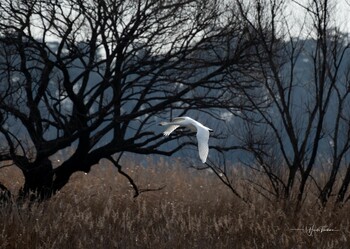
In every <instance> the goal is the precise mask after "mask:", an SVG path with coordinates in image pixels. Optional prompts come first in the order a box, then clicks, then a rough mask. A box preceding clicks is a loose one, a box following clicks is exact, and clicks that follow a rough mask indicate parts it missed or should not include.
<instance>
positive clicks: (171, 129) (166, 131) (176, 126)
mask: <svg viewBox="0 0 350 249" xmlns="http://www.w3.org/2000/svg"><path fill="white" fill-rule="evenodd" d="M179 127H180V125H170V126H169V127H168V128H167V129H166V130H165V131H164V132H163V135H164V136H166V137H167V136H169V135H170V133H172V132H173V131H175V130H176V129H177V128H179Z"/></svg>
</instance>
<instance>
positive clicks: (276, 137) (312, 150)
mask: <svg viewBox="0 0 350 249" xmlns="http://www.w3.org/2000/svg"><path fill="white" fill-rule="evenodd" d="M293 2H294V6H296V7H299V8H301V10H302V11H303V12H304V14H305V20H310V21H305V23H303V27H302V28H303V29H301V31H300V33H299V35H298V34H297V36H295V33H293V32H292V28H291V25H290V23H289V21H288V19H287V17H286V16H287V15H286V13H285V7H286V3H285V1H275V0H270V1H260V0H255V1H247V2H244V1H236V3H237V5H238V6H239V8H240V14H241V16H242V18H243V19H244V20H245V21H246V23H247V24H248V25H249V27H250V30H251V31H252V35H254V36H257V37H258V39H259V41H260V42H259V43H258V44H257V46H256V51H257V53H256V55H257V58H258V62H257V64H256V65H257V66H258V71H257V72H258V73H259V75H258V76H257V77H254V78H253V79H252V80H254V81H257V82H259V83H260V86H261V87H262V91H261V92H262V95H261V97H262V98H265V99H266V100H268V104H266V105H265V106H264V107H265V108H261V107H259V105H258V104H257V102H256V101H257V100H256V99H253V98H251V93H249V92H246V91H243V92H245V93H246V94H245V96H246V97H247V99H248V100H249V101H250V104H252V105H253V106H255V111H254V112H246V111H243V112H242V114H241V117H242V119H241V125H242V127H243V128H242V129H240V130H239V133H238V134H237V138H238V140H239V141H240V144H241V146H243V147H245V148H246V150H247V151H249V152H250V154H251V155H253V157H254V158H255V160H254V162H252V163H250V165H251V167H252V168H253V169H254V170H258V171H261V172H263V173H264V174H265V176H266V177H267V179H268V182H269V186H261V189H262V191H264V192H265V194H266V195H267V196H273V197H274V200H276V199H284V200H293V199H294V198H295V200H296V207H297V209H299V208H300V207H301V205H302V203H303V200H304V198H305V196H306V188H307V186H308V184H312V185H313V186H314V187H315V188H316V189H317V191H318V195H319V200H320V201H321V203H322V205H325V204H326V203H327V201H328V198H329V197H330V196H331V194H332V193H333V187H334V186H335V183H336V179H338V178H337V174H338V172H339V170H340V168H342V167H348V165H349V161H348V159H349V158H348V156H347V154H348V153H349V134H350V133H349V131H350V130H349V115H348V112H347V108H346V106H348V104H349V87H348V84H349V81H348V74H349V67H348V60H347V59H346V58H347V55H348V53H349V52H348V48H349V46H348V41H347V39H346V35H344V34H342V33H341V32H340V31H339V29H338V28H337V26H335V24H333V23H332V16H331V14H332V11H331V10H332V8H333V6H331V5H330V2H329V1H327V0H325V1H309V2H308V3H307V4H306V5H303V4H301V3H299V2H298V1H293ZM248 10H249V11H248ZM252 13H253V14H252ZM307 28H310V29H307ZM302 34H303V35H305V36H302ZM303 63H304V64H303ZM302 64H303V66H300V65H302ZM244 134H245V135H244ZM324 158H327V159H329V160H330V161H331V169H330V171H329V172H327V173H329V178H328V181H327V182H326V183H325V184H324V183H322V182H320V180H319V179H316V178H315V177H314V175H313V174H312V172H313V171H317V170H318V169H320V168H321V165H325V164H326V163H325V162H324ZM286 172H287V174H286ZM348 174H349V170H348V172H347V175H348ZM348 184H349V177H348V176H347V177H345V180H344V182H343V184H342V187H341V188H340V190H339V194H338V201H342V200H344V194H345V192H346V190H347V188H348ZM293 190H296V191H293ZM295 192H297V195H296V196H294V195H293V193H295Z"/></svg>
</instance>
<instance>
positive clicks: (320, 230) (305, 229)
mask: <svg viewBox="0 0 350 249" xmlns="http://www.w3.org/2000/svg"><path fill="white" fill-rule="evenodd" d="M290 230H293V231H301V232H304V233H306V234H307V235H308V236H312V235H314V234H315V233H327V232H340V230H338V229H333V228H330V227H328V226H319V227H316V225H312V226H305V227H302V228H292V229H290Z"/></svg>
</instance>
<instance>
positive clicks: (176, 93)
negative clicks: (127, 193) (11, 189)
mask: <svg viewBox="0 0 350 249" xmlns="http://www.w3.org/2000/svg"><path fill="white" fill-rule="evenodd" d="M233 12H234V11H233V10H232V9H229V8H225V7H223V5H222V4H220V3H219V2H218V1H216V0H207V1H198V0H189V1H188V0H187V1H183V0H177V1H165V0H164V1H158V0H146V1H136V0H127V1H120V0H104V1H97V0H96V1H95V0H89V1H80V0H73V1H65V0H48V1H36V0H31V1H17V0H16V1H13V0H4V1H2V2H1V4H0V14H1V16H2V21H1V24H0V34H1V41H0V45H1V47H2V48H1V56H0V70H1V71H0V77H1V92H0V94H1V95H0V114H1V126H0V132H1V139H2V141H3V146H2V147H1V157H0V158H1V160H3V161H4V160H12V161H13V162H14V164H15V165H17V166H18V167H19V168H20V169H21V170H22V171H23V173H24V176H25V179H26V183H25V186H24V187H23V190H22V195H24V196H26V195H27V194H28V193H29V192H31V191H33V192H36V193H39V195H40V197H41V198H45V197H46V196H50V195H51V194H52V193H54V192H55V191H57V190H59V189H60V188H62V187H63V186H64V185H65V184H66V183H67V182H68V180H69V177H70V175H71V174H72V173H74V172H76V171H84V172H89V170H90V168H91V166H93V165H95V164H97V163H98V162H99V161H100V160H101V159H103V158H108V159H110V160H112V159H113V158H112V157H111V155H114V154H116V153H120V152H124V151H128V152H133V153H139V154H151V153H156V154H164V155H171V154H172V153H174V152H175V151H177V150H179V149H180V148H182V147H183V146H184V145H185V144H180V145H179V146H177V147H175V148H173V149H172V150H170V151H164V150H163V149H162V147H161V145H162V144H164V143H166V142H168V140H169V139H173V138H169V139H163V138H162V137H161V135H160V134H155V133H154V130H152V128H151V127H152V126H154V125H156V123H157V120H159V119H160V118H161V119H163V118H164V119H169V118H170V116H169V113H174V114H177V115H183V114H185V113H187V112H188V111H190V110H194V109H195V110H198V111H203V112H206V113H209V114H210V113H212V115H215V112H211V111H210V110H214V109H218V108H219V109H220V108H224V109H226V110H227V111H232V110H233V109H234V108H237V107H239V108H244V104H241V103H242V102H238V101H235V99H236V97H235V93H236V92H237V91H240V88H241V87H239V88H238V87H237V88H236V87H234V85H233V84H232V78H231V76H230V75H228V74H227V72H228V71H232V70H233V69H235V68H236V69H238V68H242V70H243V71H244V68H247V66H244V65H247V63H249V57H251V51H250V47H251V43H252V42H251V39H248V37H247V35H246V33H247V32H246V27H245V26H244V25H243V24H242V23H240V22H239V20H238V19H237V18H236V16H235V15H234V13H233ZM246 85H247V87H248V85H249V84H246ZM67 147H70V148H73V149H72V151H73V153H72V155H71V156H70V157H68V158H67V160H65V161H64V162H63V163H62V164H61V165H59V166H58V167H56V168H53V166H52V163H51V161H50V160H49V157H50V156H52V155H55V154H56V153H58V152H59V151H61V150H64V149H66V148H67ZM113 162H114V163H116V165H118V162H117V161H113Z"/></svg>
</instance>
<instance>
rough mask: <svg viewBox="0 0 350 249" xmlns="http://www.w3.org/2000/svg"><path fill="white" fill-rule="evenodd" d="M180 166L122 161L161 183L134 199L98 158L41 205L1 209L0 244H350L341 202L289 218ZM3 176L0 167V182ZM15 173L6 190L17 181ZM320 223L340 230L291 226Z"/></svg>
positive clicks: (141, 180) (348, 218)
mask: <svg viewBox="0 0 350 249" xmlns="http://www.w3.org/2000/svg"><path fill="white" fill-rule="evenodd" d="M179 164H180V163H177V164H176V165H168V164H167V163H165V162H159V163H157V164H156V165H154V167H149V168H143V167H141V166H139V165H137V163H129V165H128V166H127V167H126V168H125V170H126V171H127V172H128V173H130V175H132V176H133V177H134V179H135V180H136V182H137V183H138V184H139V185H140V187H141V188H145V187H150V188H156V187H160V186H163V185H166V187H165V188H164V189H163V190H161V191H157V192H147V193H143V194H142V195H141V196H140V197H138V198H136V199H134V198H132V195H133V192H132V189H131V188H130V186H129V185H128V182H127V181H126V180H125V179H124V178H123V177H122V176H120V175H118V173H117V171H116V170H115V169H114V168H112V167H111V166H110V165H108V164H107V163H105V162H103V163H102V165H100V166H99V167H95V169H94V170H93V172H91V173H89V174H88V175H85V174H76V175H75V176H74V177H73V178H72V180H71V182H70V183H69V184H68V186H66V187H65V188H64V189H63V190H62V191H61V192H60V193H58V194H57V195H56V196H55V197H54V198H52V199H51V200H50V201H48V202H45V203H43V204H40V205H31V206H30V207H29V206H28V205H24V206H21V207H20V206H17V205H15V204H13V205H12V206H10V207H6V208H2V209H1V211H0V217H1V223H0V248H21V249H22V248H36V249H39V248H43V249H44V248H45V249H48V248H349V245H350V242H349V239H350V231H349V230H350V214H349V212H348V208H347V207H345V208H343V209H341V210H338V211H334V210H323V211H321V210H319V209H318V208H317V207H315V206H311V205H309V206H308V205H306V206H305V208H304V209H303V210H302V211H301V212H300V213H299V214H298V215H295V214H294V213H292V212H286V211H283V210H282V208H281V206H280V205H278V204H275V205H271V204H270V203H268V202H267V201H266V200H265V199H263V198H262V197H261V196H259V195H258V194H256V193H255V192H254V191H252V190H251V188H250V186H249V185H245V183H244V182H240V183H239V188H240V191H241V192H244V193H245V194H246V195H250V196H249V197H250V199H252V200H253V201H254V204H249V205H247V204H244V203H243V202H242V201H240V200H238V199H237V198H236V197H234V196H233V195H232V194H231V193H230V192H229V190H228V189H227V188H225V187H224V186H223V185H222V184H220V183H219V181H218V180H217V179H216V178H215V177H214V175H213V174H210V173H209V172H205V171H195V170H192V169H188V168H185V167H183V166H181V165H179ZM6 173H7V175H8V174H9V172H5V171H0V180H3V179H5V177H6ZM17 173H18V172H17ZM12 174H13V175H12V177H15V176H16V174H15V173H13V172H12ZM16 177H17V178H16V180H12V182H13V184H14V186H12V188H16V187H18V186H20V182H21V181H22V179H20V177H19V175H18V174H17V176H16ZM6 179H7V180H9V178H6ZM3 181H4V180H3ZM243 188H244V189H243ZM243 190H244V191H243ZM321 226H327V228H332V229H336V230H339V231H322V232H320V231H315V232H312V233H311V234H307V233H306V230H304V231H295V230H291V229H295V228H305V229H309V230H310V228H313V229H316V230H317V228H320V227H321Z"/></svg>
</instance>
